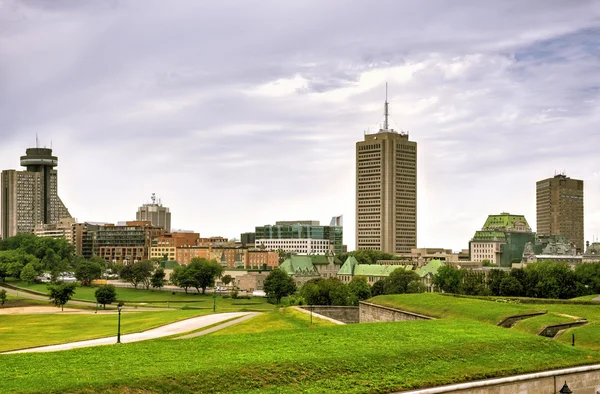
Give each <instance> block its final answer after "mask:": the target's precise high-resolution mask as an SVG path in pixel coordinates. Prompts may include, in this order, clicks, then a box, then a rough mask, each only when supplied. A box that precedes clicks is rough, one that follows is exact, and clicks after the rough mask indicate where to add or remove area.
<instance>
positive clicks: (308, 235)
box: [255, 221, 344, 254]
mask: <svg viewBox="0 0 600 394" xmlns="http://www.w3.org/2000/svg"><path fill="white" fill-rule="evenodd" d="M255 233H256V241H255V246H256V248H257V249H266V250H279V249H281V250H283V251H285V252H289V253H294V254H326V253H328V252H329V250H330V249H333V252H334V253H335V254H338V253H342V252H343V250H344V246H343V243H344V242H343V228H342V227H341V226H321V225H320V224H319V222H317V221H304V222H301V221H299V222H297V223H293V222H277V224H275V225H274V226H272V225H266V226H261V227H256V229H255Z"/></svg>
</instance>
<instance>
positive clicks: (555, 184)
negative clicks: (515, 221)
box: [536, 174, 584, 254]
mask: <svg viewBox="0 0 600 394" xmlns="http://www.w3.org/2000/svg"><path fill="white" fill-rule="evenodd" d="M536 213H537V233H538V234H539V235H563V236H565V237H567V238H568V239H569V240H571V241H572V242H574V243H575V247H576V249H577V253H580V254H581V253H583V252H584V234H583V220H584V218H583V181H582V180H578V179H571V178H569V177H567V176H566V175H564V174H559V175H555V176H554V177H553V178H548V179H544V180H541V181H538V182H537V183H536Z"/></svg>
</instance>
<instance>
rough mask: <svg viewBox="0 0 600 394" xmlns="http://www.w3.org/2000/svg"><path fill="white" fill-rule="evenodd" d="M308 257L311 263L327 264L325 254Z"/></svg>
mask: <svg viewBox="0 0 600 394" xmlns="http://www.w3.org/2000/svg"><path fill="white" fill-rule="evenodd" d="M310 258H311V260H312V263H313V264H329V260H327V256H324V255H311V256H310Z"/></svg>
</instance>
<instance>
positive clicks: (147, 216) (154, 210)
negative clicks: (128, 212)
mask: <svg viewBox="0 0 600 394" xmlns="http://www.w3.org/2000/svg"><path fill="white" fill-rule="evenodd" d="M151 199H152V203H150V204H144V205H142V206H141V207H139V208H138V211H137V213H136V214H135V220H137V221H146V220H147V221H150V222H151V223H152V225H153V226H157V227H162V228H163V229H164V230H166V231H167V232H170V231H171V211H169V208H167V207H163V205H162V204H161V202H160V199H159V200H158V202H156V195H155V194H154V193H152V197H151Z"/></svg>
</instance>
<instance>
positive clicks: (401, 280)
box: [384, 267, 421, 294]
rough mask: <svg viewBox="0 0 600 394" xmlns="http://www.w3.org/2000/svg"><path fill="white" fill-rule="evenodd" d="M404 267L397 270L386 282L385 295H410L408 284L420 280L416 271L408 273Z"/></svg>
mask: <svg viewBox="0 0 600 394" xmlns="http://www.w3.org/2000/svg"><path fill="white" fill-rule="evenodd" d="M402 268H403V267H400V268H397V269H395V270H394V271H392V273H391V274H390V276H388V277H387V279H386V280H385V282H384V283H385V294H404V293H408V284H409V283H410V282H412V281H415V280H417V281H418V280H420V279H421V278H419V275H418V274H417V273H416V272H415V271H406V270H404V269H402Z"/></svg>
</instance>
